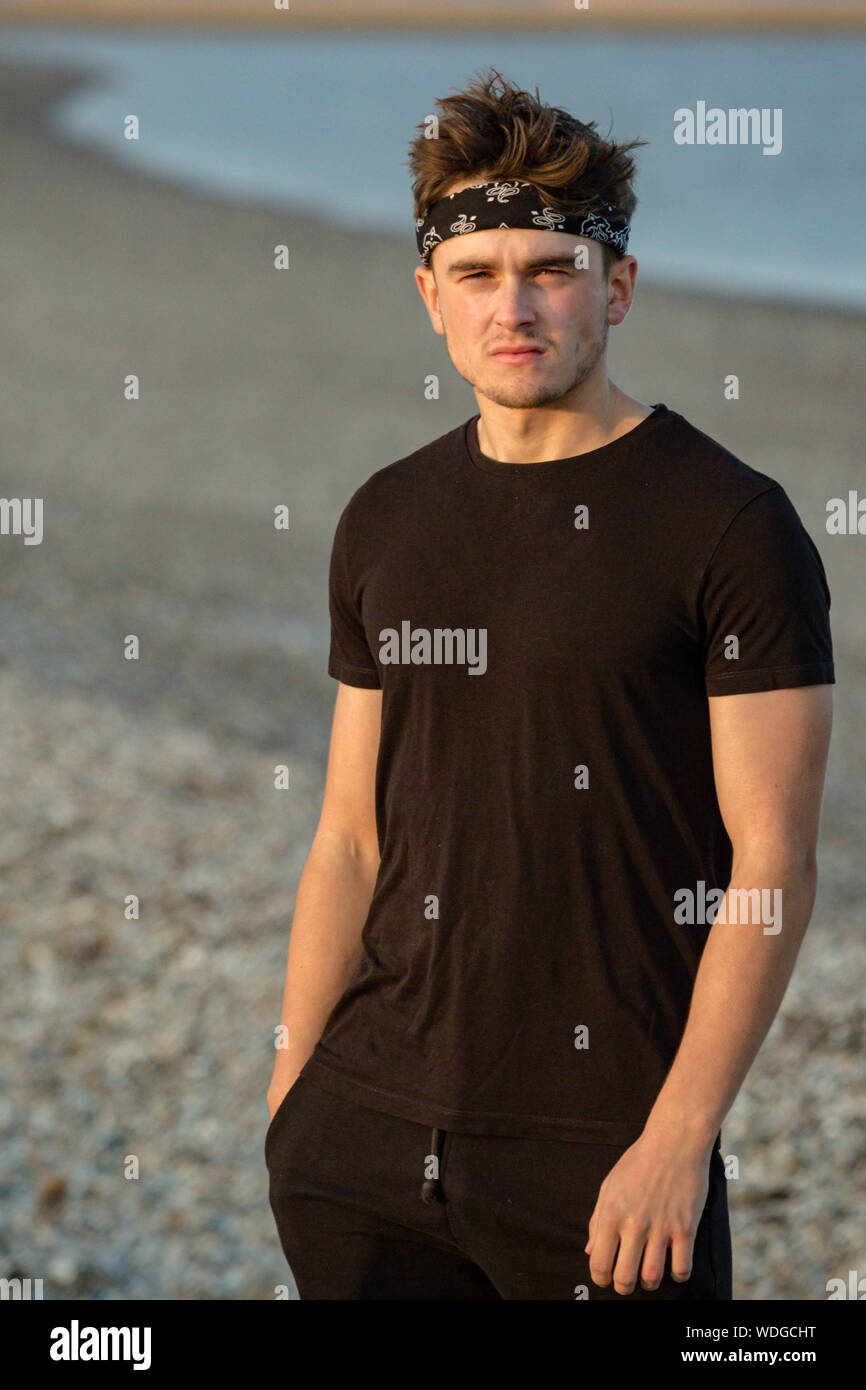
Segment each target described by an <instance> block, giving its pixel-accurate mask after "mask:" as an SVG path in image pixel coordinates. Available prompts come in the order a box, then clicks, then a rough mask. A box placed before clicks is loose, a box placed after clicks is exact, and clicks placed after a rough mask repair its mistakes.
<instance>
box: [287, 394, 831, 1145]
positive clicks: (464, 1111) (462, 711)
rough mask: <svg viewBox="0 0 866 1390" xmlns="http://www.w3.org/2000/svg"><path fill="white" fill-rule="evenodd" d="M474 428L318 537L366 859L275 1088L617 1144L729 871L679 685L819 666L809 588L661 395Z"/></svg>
mask: <svg viewBox="0 0 866 1390" xmlns="http://www.w3.org/2000/svg"><path fill="white" fill-rule="evenodd" d="M477 420H478V417H477V416H474V417H473V418H471V419H470V420H468V421H466V422H465V423H464V424H462V425H460V426H459V427H458V428H456V429H453V430H451V431H450V432H449V433H447V434H445V435H443V436H442V437H441V438H440V439H437V440H435V441H434V442H433V443H431V444H428V445H425V446H424V447H423V448H421V449H419V450H417V451H416V452H415V453H413V454H411V455H409V456H408V457H407V458H403V459H400V460H399V461H397V462H396V463H392V464H390V465H389V466H387V467H385V468H381V469H379V470H378V471H377V472H375V473H374V474H373V475H372V476H371V477H370V478H368V480H367V481H366V482H365V483H364V484H362V486H361V487H359V488H358V489H357V491H356V492H355V493H354V494H353V496H352V497H351V498H350V500H349V502H348V503H347V505H346V507H345V509H344V510H343V513H342V515H341V516H340V519H339V522H338V524H337V528H336V533H335V538H334V545H333V551H332V557H331V569H330V613H331V649H330V657H329V663H328V671H329V673H330V674H331V675H332V676H334V677H336V678H337V679H339V680H341V681H344V682H345V683H346V684H348V685H356V686H364V687H368V688H377V687H381V688H382V692H383V694H382V726H381V739H380V749H379V757H378V763H377V770H376V818H377V828H378V835H379V848H380V851H381V864H380V867H379V872H378V876H377V879H376V884H375V888H374V892H373V898H372V901H371V903H370V908H369V913H368V916H367V919H366V922H365V925H364V929H363V955H362V959H361V962H360V965H359V967H358V970H357V972H356V974H355V976H354V977H353V979H352V981H351V982H350V984H349V986H348V988H347V989H346V990H345V992H344V994H343V995H342V997H341V998H340V1000H339V1001H338V1003H337V1004H336V1006H335V1007H334V1009H333V1010H332V1012H331V1014H330V1016H329V1018H328V1020H327V1023H326V1026H325V1028H324V1031H323V1034H322V1037H321V1039H320V1041H319V1043H318V1044H317V1046H316V1048H315V1050H314V1052H313V1055H312V1056H311V1057H310V1059H309V1060H308V1062H307V1063H306V1065H305V1067H304V1068H303V1071H302V1074H303V1075H306V1076H308V1077H309V1078H310V1079H312V1080H314V1081H316V1082H317V1083H318V1084H319V1085H321V1086H324V1087H325V1088H327V1089H329V1090H332V1091H335V1092H337V1093H338V1094H340V1095H342V1096H344V1097H348V1098H350V1099H354V1100H356V1101H358V1102H360V1103H362V1104H365V1105H368V1106H372V1107H373V1108H375V1109H379V1110H383V1111H387V1112H390V1113H392V1114H394V1115H398V1116H402V1117H403V1118H406V1119H410V1120H414V1121H417V1122H420V1123H423V1124H426V1125H430V1126H433V1125H435V1126H438V1127H439V1128H442V1129H451V1130H455V1131H462V1132H464V1133H474V1134H504V1135H515V1136H520V1135H529V1136H533V1135H534V1136H548V1137H560V1138H563V1139H571V1140H580V1139H590V1140H592V1139H594V1140H596V1141H597V1142H605V1143H611V1144H619V1143H623V1144H627V1143H631V1142H632V1141H633V1140H634V1139H635V1138H636V1137H637V1136H638V1134H639V1133H640V1131H641V1129H642V1127H643V1124H644V1121H645V1119H646V1117H647V1115H648V1113H649V1111H650V1109H651V1108H652V1105H653V1103H654V1101H655V1098H656V1096H657V1094H658V1092H659V1090H660V1088H661V1086H662V1083H663V1081H664V1079H665V1076H666V1074H667V1071H668V1069H669V1067H670V1065H671V1062H672V1061H673V1059H674V1055H675V1053H676V1050H677V1047H678V1045H679V1042H680V1039H681V1036H682V1032H683V1029H684V1026H685V1022H686V1016H687V1013H688V1008H689V1002H690V998H691V991H692V985H693V982H694V977H695V973H696V970H697V967H698V963H699V960H700V956H701V952H702V950H703V946H704V942H705V941H706V938H707V935H708V933H709V931H710V927H711V924H712V914H711V912H709V911H708V912H707V913H706V914H705V920H703V921H702V920H700V917H701V911H700V904H701V900H702V894H709V893H710V891H711V889H713V888H720V889H724V888H725V887H726V886H727V884H728V882H729V879H730V869H731V860H732V851H731V843H730V840H729V838H728V835H727V833H726V831H725V828H724V824H723V822H722V819H721V814H720V811H719V806H718V801H717V798H716V792H715V785H714V781H713V764H712V756H711V745H710V725H709V707H708V704H707V696H708V695H726V694H739V693H745V692H751V691H757V690H774V689H779V688H784V687H789V686H803V685H815V684H821V683H827V682H833V680H834V674H833V653H832V645H831V636H830V628H829V617H828V610H829V605H830V594H829V590H828V587H827V581H826V576H825V573H824V568H823V565H822V563H821V560H820V557H819V555H818V552H817V550H816V548H815V546H814V544H813V542H812V540H811V538H810V537H809V536H808V534H807V533H806V531H805V530H804V528H803V526H802V523H801V522H800V519H799V517H798V515H797V513H796V511H795V509H794V507H793V506H792V504H791V502H790V500H789V498H788V496H787V494H786V493H785V491H784V490H783V488H782V487H781V486H780V485H779V484H778V483H776V482H775V481H774V480H773V479H772V478H769V477H767V476H766V475H765V474H762V473H759V472H756V471H755V470H754V469H752V468H750V467H749V466H748V465H746V464H745V463H743V462H741V461H740V460H739V459H737V458H736V457H734V455H732V454H731V453H729V452H728V450H726V449H725V448H723V447H722V446H721V445H720V444H718V443H717V442H716V441H714V440H713V439H711V438H709V437H708V436H707V435H705V434H704V433H702V432H701V431H700V430H698V429H696V428H695V427H694V426H693V425H691V424H689V423H688V422H687V421H686V420H685V419H684V418H683V417H682V416H681V415H679V414H678V413H677V412H676V411H672V410H669V409H668V408H667V407H666V406H665V405H656V406H655V407H654V408H653V411H652V414H651V415H649V416H647V417H646V418H645V419H644V420H642V421H641V422H640V423H639V424H638V425H637V426H636V427H634V428H633V429H632V430H631V431H629V432H628V433H626V434H625V435H623V436H622V437H621V438H619V439H617V440H614V441H613V442H612V443H610V444H605V445H603V446H602V447H600V448H597V449H593V450H590V451H589V452H588V453H583V454H580V455H578V456H576V457H574V458H568V459H553V460H549V461H547V462H543V463H531V464H513V463H500V462H498V461H496V460H494V459H490V458H488V457H486V456H485V455H483V454H482V453H481V452H480V449H479V446H478V438H477V433H476V424H477ZM681 890H690V891H691V893H693V894H694V900H695V902H696V904H697V908H696V913H695V916H697V917H698V920H697V921H693V922H690V923H684V922H683V921H682V920H681V919H682V917H683V912H682V910H681V909H680V908H678V904H680V903H681V902H682V897H681V896H678V897H677V898H675V895H677V894H681ZM678 918H679V919H680V920H678Z"/></svg>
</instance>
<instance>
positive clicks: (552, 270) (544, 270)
mask: <svg viewBox="0 0 866 1390" xmlns="http://www.w3.org/2000/svg"><path fill="white" fill-rule="evenodd" d="M489 273H490V272H489V271H487V270H475V271H473V272H472V274H471V275H467V276H466V279H467V280H477V279H478V277H479V276H486V275H489ZM535 273H536V275H564V274H565V271H564V270H559V269H558V268H557V267H554V266H538V267H537V268H536V271H535Z"/></svg>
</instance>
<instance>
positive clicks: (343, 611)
mask: <svg viewBox="0 0 866 1390" xmlns="http://www.w3.org/2000/svg"><path fill="white" fill-rule="evenodd" d="M349 527H350V522H349V509H348V507H346V508H345V509H344V511H343V513H342V515H341V517H340V519H339V521H338V522H337V529H336V531H335V532H334V543H333V546H332V548H331V565H330V572H329V577H328V609H329V612H330V615H331V647H330V651H329V654H328V674H329V675H330V676H334V677H335V679H336V680H339V681H343V683H344V684H345V685H358V686H361V687H362V688H363V689H365V690H375V689H378V688H379V687H380V686H381V684H382V682H381V680H380V679H379V672H378V670H377V667H376V663H375V661H374V659H373V656H372V654H371V652H370V647H369V644H368V642H367V637H366V634H365V632H364V625H363V623H362V622H361V614H360V606H359V600H358V586H357V582H356V581H355V580H354V579H353V577H352V563H351V555H350V552H349Z"/></svg>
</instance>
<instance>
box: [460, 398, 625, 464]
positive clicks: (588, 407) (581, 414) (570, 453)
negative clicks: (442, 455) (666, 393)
mask: <svg viewBox="0 0 866 1390" xmlns="http://www.w3.org/2000/svg"><path fill="white" fill-rule="evenodd" d="M479 410H480V412H481V418H480V420H479V421H478V447H479V449H480V450H481V452H482V454H484V455H485V456H486V457H487V458H491V459H494V460H495V461H496V462H497V463H525V464H533V463H543V462H544V461H546V460H547V459H558V458H574V457H576V456H577V455H579V454H586V453H589V451H590V450H591V449H600V448H601V447H602V445H604V444H610V443H612V442H613V441H614V440H615V439H619V438H620V436H621V435H623V434H628V432H629V430H633V429H634V428H635V426H636V425H639V424H640V422H641V420H645V419H646V418H647V416H648V415H651V414H652V410H651V408H650V407H649V406H647V405H644V404H643V403H642V402H641V401H637V400H634V399H633V397H631V396H627V395H626V394H625V392H624V391H620V389H619V387H618V386H614V384H613V382H610V383H609V389H608V391H607V393H606V395H605V397H604V399H603V400H595V401H593V402H592V403H591V404H590V403H587V402H582V403H581V405H580V406H579V407H577V408H575V407H574V406H568V407H562V406H560V405H559V404H557V403H553V404H551V405H549V406H541V407H539V408H538V409H537V410H512V409H510V408H508V407H505V406H498V405H496V404H494V403H493V402H489V401H486V402H482V401H479Z"/></svg>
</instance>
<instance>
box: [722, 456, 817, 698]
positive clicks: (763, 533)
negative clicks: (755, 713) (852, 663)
mask: <svg viewBox="0 0 866 1390" xmlns="http://www.w3.org/2000/svg"><path fill="white" fill-rule="evenodd" d="M701 607H702V616H703V631H704V637H705V652H704V673H705V685H706V691H707V695H745V694H749V693H751V692H753V691H757V690H784V689H786V688H789V687H791V686H798V685H826V684H833V683H834V682H835V675H834V671H833V645H832V639H831V635H830V589H829V587H828V584H827V576H826V574H825V572H824V566H823V564H822V562H821V557H820V555H819V554H818V550H817V547H816V546H815V544H814V542H813V540H812V538H811V536H810V535H809V534H808V532H807V531H806V529H805V527H804V526H803V523H802V522H801V520H800V518H799V516H798V514H797V512H796V510H795V508H794V506H793V504H792V502H791V500H790V498H789V497H788V494H787V493H786V492H785V490H784V488H782V487H781V486H780V485H778V484H777V485H776V486H774V487H772V488H769V489H767V490H766V491H765V492H762V493H759V494H758V495H757V496H756V497H753V498H752V499H751V500H750V501H749V502H747V503H746V504H745V505H744V506H743V507H741V508H740V510H739V511H738V512H737V514H736V515H735V517H734V518H733V520H732V521H731V522H730V523H729V525H728V526H727V528H726V529H725V531H724V533H723V535H722V537H721V539H720V540H719V542H718V543H717V545H716V547H715V550H714V551H713V554H712V556H711V558H710V562H709V564H708V566H707V570H706V574H705V576H704V581H703V584H702V591H701ZM733 638H736V639H737V640H736V642H734V641H732V639H733ZM734 653H736V655H734Z"/></svg>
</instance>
